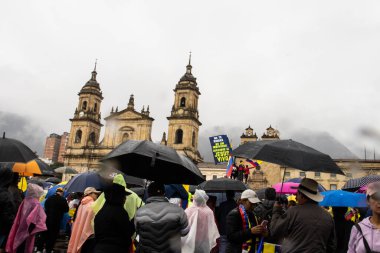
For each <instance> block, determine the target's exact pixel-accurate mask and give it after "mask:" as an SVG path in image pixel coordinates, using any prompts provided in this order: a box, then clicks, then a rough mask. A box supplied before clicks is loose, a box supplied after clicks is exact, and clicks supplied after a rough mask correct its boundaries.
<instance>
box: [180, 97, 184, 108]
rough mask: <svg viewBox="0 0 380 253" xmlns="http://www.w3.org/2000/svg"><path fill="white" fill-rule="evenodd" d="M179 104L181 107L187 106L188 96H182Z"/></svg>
mask: <svg viewBox="0 0 380 253" xmlns="http://www.w3.org/2000/svg"><path fill="white" fill-rule="evenodd" d="M179 106H180V107H185V106H186V98H185V97H182V98H181V101H180V103H179Z"/></svg>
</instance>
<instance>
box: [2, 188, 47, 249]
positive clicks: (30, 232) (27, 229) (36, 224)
mask: <svg viewBox="0 0 380 253" xmlns="http://www.w3.org/2000/svg"><path fill="white" fill-rule="evenodd" d="M43 193H44V190H43V189H42V188H41V187H40V186H38V185H36V184H28V188H27V191H26V197H25V199H24V200H23V201H22V203H21V205H20V207H19V209H18V212H17V215H16V218H15V221H14V223H13V226H12V229H11V232H10V233H9V237H8V241H7V246H6V251H7V252H9V253H16V252H17V253H18V252H25V253H32V252H33V246H34V239H35V235H36V233H39V232H42V231H45V230H46V224H45V222H46V214H45V211H44V209H43V208H42V206H41V204H40V202H39V199H40V197H41V196H42V194H43Z"/></svg>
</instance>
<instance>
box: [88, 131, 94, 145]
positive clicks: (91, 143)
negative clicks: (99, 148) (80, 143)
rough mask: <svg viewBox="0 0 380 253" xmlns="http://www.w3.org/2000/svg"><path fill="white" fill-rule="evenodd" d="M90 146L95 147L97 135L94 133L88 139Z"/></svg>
mask: <svg viewBox="0 0 380 253" xmlns="http://www.w3.org/2000/svg"><path fill="white" fill-rule="evenodd" d="M88 144H90V145H94V144H95V133H94V132H92V133H91V134H90V136H89V137H88Z"/></svg>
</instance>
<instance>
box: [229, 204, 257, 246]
mask: <svg viewBox="0 0 380 253" xmlns="http://www.w3.org/2000/svg"><path fill="white" fill-rule="evenodd" d="M248 219H249V221H250V223H251V227H255V226H257V222H256V219H255V216H254V214H253V213H252V212H248ZM227 239H228V244H227V249H226V253H241V252H242V247H243V243H244V242H245V241H247V240H249V239H252V246H251V249H254V248H255V244H256V236H255V235H253V234H252V233H251V231H250V230H245V231H243V221H242V218H241V216H240V212H239V208H238V207H237V208H235V209H233V210H232V211H231V212H230V213H229V214H228V216H227ZM252 252H254V251H252Z"/></svg>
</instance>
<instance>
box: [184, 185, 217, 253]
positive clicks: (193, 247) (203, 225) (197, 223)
mask: <svg viewBox="0 0 380 253" xmlns="http://www.w3.org/2000/svg"><path fill="white" fill-rule="evenodd" d="M207 200H208V196H207V194H206V193H205V191H202V190H196V191H195V194H194V195H193V205H192V206H191V207H189V208H187V209H186V210H185V213H186V215H187V219H188V221H189V227H190V231H189V233H188V234H187V235H186V236H185V237H182V252H183V253H193V252H198V253H203V252H205V253H206V252H207V253H209V252H210V251H211V249H212V248H214V247H215V246H216V239H218V238H219V236H220V235H219V232H218V227H217V226H216V223H215V218H214V213H213V212H212V210H211V209H210V208H209V207H208V206H207V205H206V202H207Z"/></svg>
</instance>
